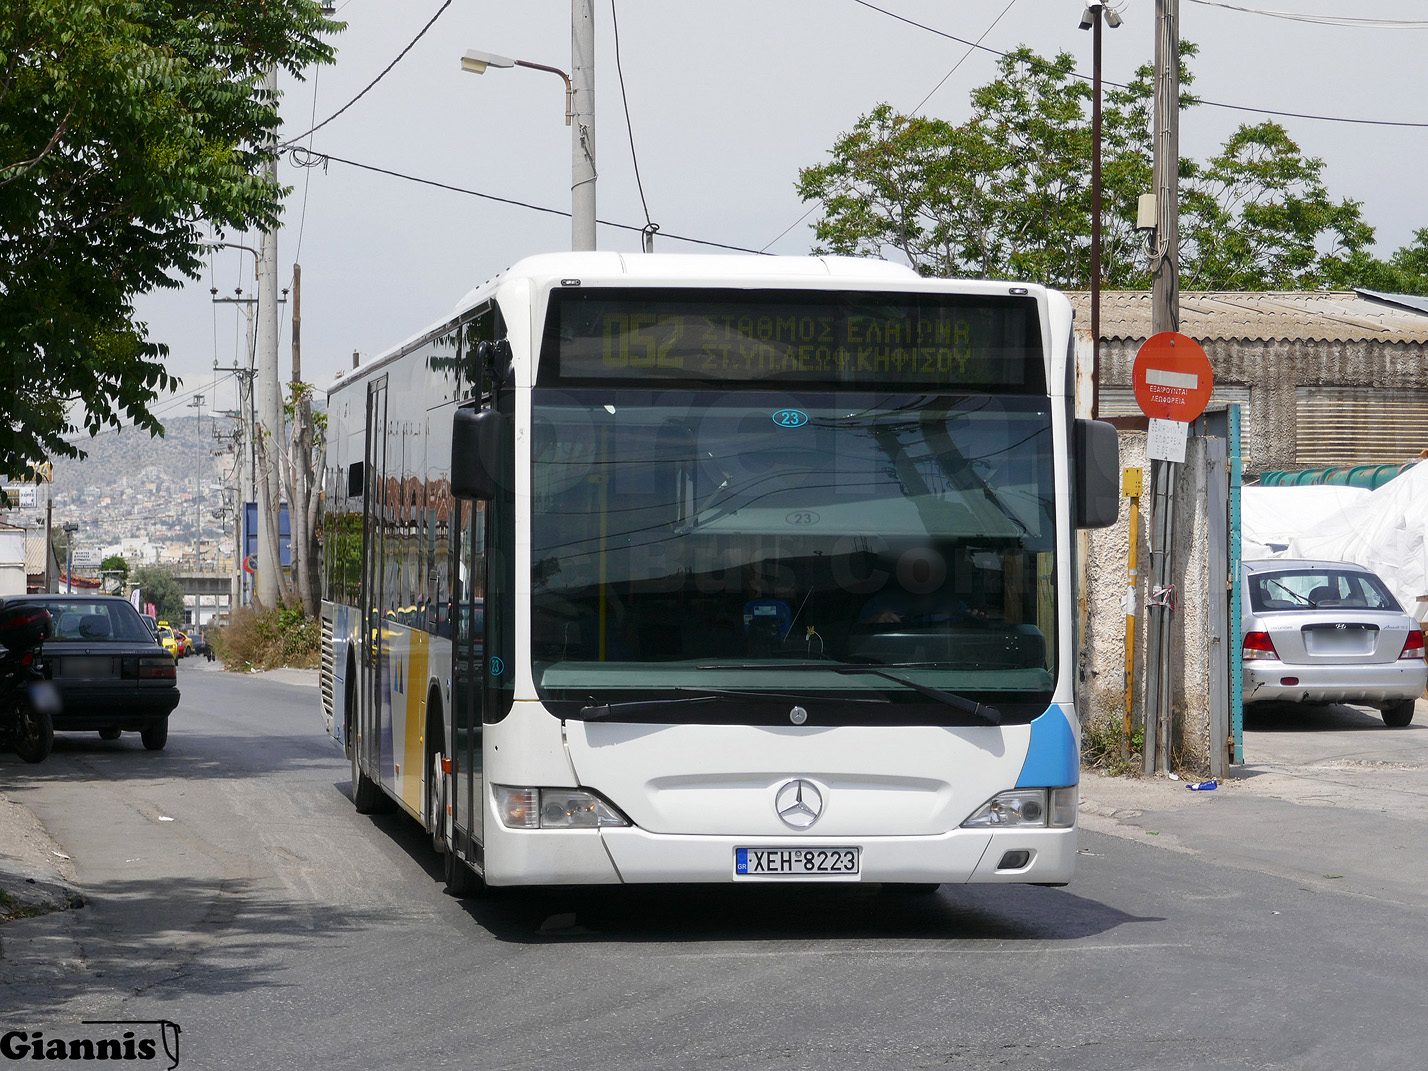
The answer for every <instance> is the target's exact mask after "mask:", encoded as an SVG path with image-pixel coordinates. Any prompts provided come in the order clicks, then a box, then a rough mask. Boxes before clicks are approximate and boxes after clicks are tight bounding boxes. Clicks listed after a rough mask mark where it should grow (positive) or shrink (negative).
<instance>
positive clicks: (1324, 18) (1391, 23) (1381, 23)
mask: <svg viewBox="0 0 1428 1071" xmlns="http://www.w3.org/2000/svg"><path fill="white" fill-rule="evenodd" d="M1190 2H1191V3H1192V4H1202V5H1203V6H1205V7H1222V8H1224V9H1225V10H1226V11H1239V12H1242V13H1244V14H1246V15H1266V16H1268V17H1269V18H1273V19H1288V20H1289V21H1291V22H1313V23H1318V24H1319V25H1321V26H1342V27H1345V28H1348V29H1359V30H1428V22H1424V21H1423V20H1421V19H1363V18H1355V17H1354V16H1352V15H1306V14H1304V13H1303V12H1300V11H1266V10H1265V9H1264V8H1258V7H1241V6H1240V5H1239V4H1225V3H1221V2H1220V0H1190Z"/></svg>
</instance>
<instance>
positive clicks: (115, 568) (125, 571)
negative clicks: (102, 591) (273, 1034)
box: [99, 554, 129, 592]
mask: <svg viewBox="0 0 1428 1071" xmlns="http://www.w3.org/2000/svg"><path fill="white" fill-rule="evenodd" d="M99 572H100V575H101V576H104V577H105V578H106V579H107V578H108V576H109V575H110V574H118V575H117V576H116V577H115V579H116V580H118V581H119V591H121V592H122V591H123V590H124V585H125V584H127V583H128V582H129V563H128V562H127V561H125V560H124V559H123V557H122V556H120V555H118V554H111V555H109V557H107V558H105V559H104V560H103V561H102V562H100V563H99Z"/></svg>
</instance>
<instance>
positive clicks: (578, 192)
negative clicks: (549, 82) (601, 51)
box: [570, 0, 597, 249]
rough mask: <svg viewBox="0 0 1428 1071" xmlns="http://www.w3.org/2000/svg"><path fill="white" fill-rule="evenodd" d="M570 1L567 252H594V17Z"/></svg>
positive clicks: (584, 3)
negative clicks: (582, 250)
mask: <svg viewBox="0 0 1428 1071" xmlns="http://www.w3.org/2000/svg"><path fill="white" fill-rule="evenodd" d="M591 8H592V0H570V75H571V77H570V82H571V89H572V100H571V118H572V122H571V124H570V138H571V153H572V159H571V176H570V248H571V249H594V248H595V179H596V177H597V175H596V173H595V16H594V13H593V11H592V10H591Z"/></svg>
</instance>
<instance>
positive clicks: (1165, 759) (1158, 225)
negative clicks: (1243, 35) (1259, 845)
mask: <svg viewBox="0 0 1428 1071" xmlns="http://www.w3.org/2000/svg"><path fill="white" fill-rule="evenodd" d="M1154 151H1155V160H1154V171H1153V178H1154V182H1155V215H1156V219H1155V239H1154V243H1153V246H1152V249H1151V271H1152V273H1153V278H1154V290H1153V293H1152V295H1151V330H1152V333H1153V334H1159V333H1160V332H1162V331H1179V330H1180V279H1179V273H1180V0H1155V144H1154ZM1175 475H1176V466H1175V464H1174V463H1173V462H1170V461H1152V462H1151V487H1152V492H1151V493H1152V498H1151V524H1150V558H1151V584H1152V591H1151V595H1150V597H1149V598H1148V599H1147V600H1146V601H1147V604H1148V605H1147V637H1146V662H1145V674H1146V687H1145V746H1144V749H1143V751H1142V770H1143V771H1144V772H1145V773H1148V774H1149V773H1161V774H1163V773H1168V772H1169V770H1170V721H1171V713H1172V710H1173V702H1172V700H1173V696H1172V694H1171V687H1170V685H1171V673H1170V661H1171V659H1170V655H1171V643H1170V628H1171V621H1172V618H1171V606H1170V605H1169V603H1170V601H1171V599H1172V595H1171V594H1170V592H1171V591H1172V590H1173V589H1172V587H1171V577H1172V575H1173V570H1172V568H1171V565H1172V563H1171V560H1170V552H1171V549H1172V539H1171V535H1172V532H1173V531H1174V525H1175Z"/></svg>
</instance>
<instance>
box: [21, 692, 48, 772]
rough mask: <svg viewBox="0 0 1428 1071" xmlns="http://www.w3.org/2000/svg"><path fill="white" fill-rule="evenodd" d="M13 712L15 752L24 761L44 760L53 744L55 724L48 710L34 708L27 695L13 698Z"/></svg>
mask: <svg viewBox="0 0 1428 1071" xmlns="http://www.w3.org/2000/svg"><path fill="white" fill-rule="evenodd" d="M15 704H16V710H15V714H16V715H17V716H18V719H19V732H18V733H17V734H16V736H15V742H14V748H15V754H16V755H19V756H20V758H22V759H24V760H25V761H26V762H44V761H45V759H47V758H49V757H50V752H51V751H53V750H54V746H55V725H54V721H53V719H51V717H50V712H49V711H48V710H36V709H35V705H34V704H33V703H31V702H30V699H29V696H26V695H20V696H16V698H15Z"/></svg>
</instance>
